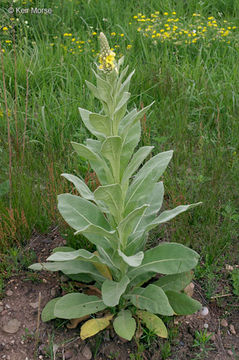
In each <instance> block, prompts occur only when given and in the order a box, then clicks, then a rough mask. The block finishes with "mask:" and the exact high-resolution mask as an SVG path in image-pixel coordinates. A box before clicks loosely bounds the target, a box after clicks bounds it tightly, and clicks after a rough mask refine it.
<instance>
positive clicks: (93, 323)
mask: <svg viewBox="0 0 239 360" xmlns="http://www.w3.org/2000/svg"><path fill="white" fill-rule="evenodd" d="M112 318H113V315H107V316H105V317H103V318H97V319H91V320H88V321H86V322H85V323H84V324H83V325H82V326H81V330H80V337H81V340H85V339H87V338H89V337H91V336H94V335H96V334H98V332H100V331H102V330H104V329H105V328H107V326H109V325H110V320H111V319H112Z"/></svg>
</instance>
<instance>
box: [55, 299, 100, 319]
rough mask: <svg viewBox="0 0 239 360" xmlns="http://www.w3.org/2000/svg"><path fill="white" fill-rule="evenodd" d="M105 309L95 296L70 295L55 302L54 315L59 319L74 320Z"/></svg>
mask: <svg viewBox="0 0 239 360" xmlns="http://www.w3.org/2000/svg"><path fill="white" fill-rule="evenodd" d="M105 308H106V306H105V304H104V303H103V301H102V300H101V299H99V298H98V297H97V296H89V295H85V294H80V293H71V294H67V295H65V296H63V297H62V298H61V299H60V300H58V301H57V303H56V305H55V309H54V315H55V316H56V317H58V318H61V319H76V318H80V317H82V316H85V315H90V314H94V313H96V312H98V311H102V310H104V309H105Z"/></svg>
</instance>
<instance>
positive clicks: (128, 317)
mask: <svg viewBox="0 0 239 360" xmlns="http://www.w3.org/2000/svg"><path fill="white" fill-rule="evenodd" d="M113 327H114V330H115V332H116V334H118V335H119V336H120V337H122V338H123V339H126V340H128V341H130V340H131V339H132V337H133V336H134V333H135V330H136V322H135V320H134V318H133V317H132V314H131V312H130V311H129V310H121V311H120V312H119V314H118V316H117V318H116V319H115V320H114V322H113Z"/></svg>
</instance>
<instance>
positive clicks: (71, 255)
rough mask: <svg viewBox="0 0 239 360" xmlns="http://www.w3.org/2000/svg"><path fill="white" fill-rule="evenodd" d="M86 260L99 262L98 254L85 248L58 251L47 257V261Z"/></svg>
mask: <svg viewBox="0 0 239 360" xmlns="http://www.w3.org/2000/svg"><path fill="white" fill-rule="evenodd" d="M75 259H79V260H85V261H91V262H92V261H96V262H99V258H98V256H96V255H95V254H92V253H91V252H89V251H87V250H85V249H79V250H74V251H57V252H54V253H53V254H52V255H50V256H49V257H48V258H47V261H68V260H75Z"/></svg>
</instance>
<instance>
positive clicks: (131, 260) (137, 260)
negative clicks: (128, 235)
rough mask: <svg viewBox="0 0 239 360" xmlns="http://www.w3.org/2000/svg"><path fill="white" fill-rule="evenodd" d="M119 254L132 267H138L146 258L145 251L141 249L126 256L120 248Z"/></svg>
mask: <svg viewBox="0 0 239 360" xmlns="http://www.w3.org/2000/svg"><path fill="white" fill-rule="evenodd" d="M118 254H119V256H120V257H122V259H123V260H124V262H125V263H126V264H128V265H129V266H132V267H137V266H139V265H140V264H141V263H142V261H143V258H144V252H143V251H139V252H138V253H137V254H135V255H132V256H126V255H125V254H124V253H123V252H122V251H120V250H119V249H118Z"/></svg>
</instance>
